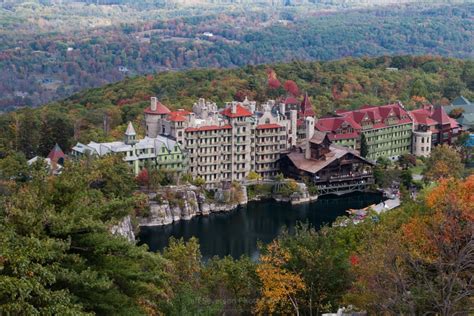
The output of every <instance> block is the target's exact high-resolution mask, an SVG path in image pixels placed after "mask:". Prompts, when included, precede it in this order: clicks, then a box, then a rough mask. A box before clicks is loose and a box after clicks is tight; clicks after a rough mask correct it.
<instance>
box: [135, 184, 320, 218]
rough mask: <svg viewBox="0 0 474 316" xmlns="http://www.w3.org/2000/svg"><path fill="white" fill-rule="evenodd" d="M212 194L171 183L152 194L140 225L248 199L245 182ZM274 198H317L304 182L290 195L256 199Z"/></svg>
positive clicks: (232, 205) (303, 200)
mask: <svg viewBox="0 0 474 316" xmlns="http://www.w3.org/2000/svg"><path fill="white" fill-rule="evenodd" d="M206 195H207V196H206ZM212 195H213V196H212V197H210V196H209V192H208V194H205V193H204V191H203V190H201V189H199V188H197V187H194V186H182V187H171V188H167V189H165V190H163V191H161V192H158V193H153V194H149V200H150V202H149V205H150V210H149V213H148V214H147V216H144V217H141V218H138V221H139V226H162V225H168V224H171V223H173V222H176V221H179V220H189V219H191V218H193V217H194V216H199V215H209V214H210V213H216V212H229V211H232V210H234V209H236V208H237V207H238V206H239V205H245V204H247V203H248V195H247V188H246V186H233V187H230V188H221V189H217V190H215V191H213V194H212ZM268 198H273V199H275V200H277V201H284V202H290V203H292V204H298V203H306V202H310V201H313V200H316V199H317V196H310V195H309V194H308V190H307V188H306V186H305V185H304V184H303V183H299V184H298V190H297V191H296V192H294V193H293V194H292V195H291V196H287V197H284V196H281V195H280V194H278V193H274V194H272V193H270V194H267V195H259V196H257V197H255V198H253V200H261V199H268Z"/></svg>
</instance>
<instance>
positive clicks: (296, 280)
mask: <svg viewBox="0 0 474 316" xmlns="http://www.w3.org/2000/svg"><path fill="white" fill-rule="evenodd" d="M267 250H268V253H267V254H265V255H262V256H261V258H260V259H261V264H259V266H258V268H257V275H258V276H259V278H260V280H261V282H262V292H261V297H260V299H259V300H258V301H257V305H256V308H255V312H256V313H257V314H268V313H274V312H276V311H278V313H283V314H284V313H291V312H292V311H294V310H297V308H298V305H297V301H296V294H297V293H298V292H301V291H304V290H305V285H304V282H303V279H302V278H301V277H300V276H299V275H298V274H296V273H293V272H291V271H289V270H287V269H286V268H285V267H284V265H285V264H286V263H287V262H288V260H289V259H290V254H289V253H288V252H286V251H283V250H282V249H281V248H280V246H279V244H278V241H274V242H273V243H272V244H270V245H269V246H268V247H267Z"/></svg>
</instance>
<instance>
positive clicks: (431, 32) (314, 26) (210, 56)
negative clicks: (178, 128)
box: [0, 0, 474, 111]
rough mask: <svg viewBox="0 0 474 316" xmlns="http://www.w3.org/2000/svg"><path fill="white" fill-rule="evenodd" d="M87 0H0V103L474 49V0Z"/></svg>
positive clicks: (466, 54)
mask: <svg viewBox="0 0 474 316" xmlns="http://www.w3.org/2000/svg"><path fill="white" fill-rule="evenodd" d="M89 2H91V3H90V4H87V5H85V4H84V3H82V4H81V3H78V2H76V1H72V0H62V1H60V0H54V1H53V0H49V1H48V0H42V1H28V2H26V1H25V2H23V3H22V2H21V1H7V0H4V1H3V2H2V3H1V5H2V6H3V7H4V9H3V10H0V111H2V110H3V111H5V110H10V109H14V108H16V107H18V106H37V105H40V104H44V103H47V102H49V101H52V100H57V99H60V98H63V97H66V96H69V95H71V94H73V93H75V92H77V91H80V90H82V89H85V88H91V87H99V86H101V85H104V84H107V83H110V82H116V81H119V80H123V79H125V78H127V77H133V76H137V75H142V74H154V73H156V72H160V71H169V70H170V71H177V70H183V69H190V68H234V67H240V66H244V65H248V64H250V65H256V64H264V63H275V62H288V61H292V60H301V61H309V60H331V59H338V58H344V57H348V56H355V57H357V56H380V55H403V54H409V55H426V54H431V55H440V56H450V57H458V58H467V59H470V58H474V55H473V50H472V47H473V45H474V43H473V32H474V22H473V20H472V18H471V17H472V16H474V4H472V3H467V4H459V5H441V4H438V5H433V4H432V3H431V4H429V5H427V4H406V5H394V6H390V7H384V6H379V7H376V8H364V9H362V8H359V9H348V7H351V6H352V4H376V3H377V4H380V3H382V2H387V1H384V0H382V1H298V2H295V1H279V0H278V1H276V0H275V1H265V0H263V1H257V2H254V1H247V0H242V1H219V0H216V1H212V0H206V1H202V3H201V2H200V4H196V6H194V7H193V6H182V5H181V6H180V5H176V6H174V7H167V8H165V7H160V6H154V5H155V4H160V3H161V4H170V3H171V2H164V1H161V0H141V1H131V0H130V1H129V0H118V1H115V0H114V1H110V2H104V1H102V0H100V1H89ZM303 2H304V3H303ZM97 3H99V4H102V3H120V4H127V5H126V6H105V5H97ZM186 3H187V4H192V3H195V2H193V1H190V2H186ZM203 3H206V4H205V5H204V4H203ZM262 3H267V4H269V3H271V4H278V5H277V6H276V7H274V8H273V9H271V10H270V9H269V6H268V5H265V4H262ZM321 3H323V6H322V7H321V6H320V5H321ZM397 3H400V2H399V1H397ZM436 3H438V1H437V2H436ZM53 4H55V5H53ZM227 4H233V5H227ZM285 4H286V5H287V6H285ZM294 4H295V5H294ZM296 4H298V5H296ZM244 5H245V6H244ZM327 5H330V6H327ZM339 5H340V6H339ZM147 6H150V7H149V9H145V8H146V7H147Z"/></svg>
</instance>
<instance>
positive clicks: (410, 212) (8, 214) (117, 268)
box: [0, 146, 474, 316]
mask: <svg viewBox="0 0 474 316" xmlns="http://www.w3.org/2000/svg"><path fill="white" fill-rule="evenodd" d="M435 151H439V152H440V154H441V155H438V154H436V153H434V155H432V157H431V158H429V159H428V160H427V161H426V163H427V165H433V166H434V165H438V166H441V165H443V166H444V167H442V168H441V169H442V171H443V172H442V174H443V176H442V177H438V178H436V182H434V183H432V184H431V185H428V186H427V187H426V189H424V190H423V191H422V192H421V193H420V194H419V195H418V197H417V199H416V200H414V201H413V200H411V199H409V198H408V197H407V196H408V195H402V198H403V204H402V206H401V207H399V208H397V209H394V210H391V211H390V212H385V213H382V214H380V215H376V214H373V215H371V216H368V217H367V218H366V219H365V220H364V221H362V222H360V223H359V224H357V225H356V224H352V222H351V223H349V224H347V222H346V224H344V225H339V224H340V223H343V222H344V220H343V219H342V218H341V219H340V220H339V221H336V224H335V225H333V226H331V227H330V226H326V227H322V228H321V229H318V230H316V228H315V227H309V226H308V225H305V224H300V226H299V228H298V229H297V230H296V232H295V234H289V233H288V232H286V231H283V232H282V233H281V234H280V236H279V237H278V238H277V239H275V240H274V241H273V242H272V243H270V244H269V245H265V246H264V245H262V246H261V249H260V257H259V258H258V261H253V260H251V259H250V258H248V257H245V256H243V257H241V258H239V259H237V260H236V259H233V258H231V257H230V256H229V257H224V258H218V257H214V258H212V259H211V260H209V261H207V262H204V261H203V260H202V257H201V253H200V250H199V243H198V241H197V240H196V239H191V240H189V241H186V242H185V241H183V240H176V239H171V240H170V243H169V246H168V247H167V248H165V249H164V250H163V251H162V252H158V253H153V252H149V251H148V250H147V248H146V246H136V245H135V244H133V243H131V242H130V241H129V240H127V239H125V238H124V237H120V236H114V235H112V234H111V233H110V228H111V227H112V225H114V224H117V222H118V221H120V220H121V219H122V218H123V217H124V216H131V217H132V218H135V216H136V214H140V213H141V212H143V211H144V209H143V208H144V207H146V198H147V196H146V195H145V194H143V193H139V191H136V189H137V187H136V186H137V184H136V183H135V181H134V178H133V175H132V174H131V171H130V169H129V168H128V166H127V165H126V164H125V163H124V162H122V161H120V160H117V159H115V158H114V157H107V158H104V159H89V158H88V159H84V160H81V161H68V162H67V163H66V165H65V171H64V172H62V173H61V174H60V175H58V176H51V175H50V174H48V172H47V171H46V170H47V168H45V165H43V164H42V163H41V161H39V162H38V163H36V164H33V165H32V166H28V165H27V164H26V160H25V159H24V158H23V159H22V158H21V156H19V155H10V156H8V157H6V158H2V159H0V188H1V191H0V229H1V231H2V234H0V313H1V314H5V315H52V314H59V315H95V314H98V315H127V316H128V315H180V316H183V315H184V316H187V315H222V314H232V315H249V314H259V315H269V314H287V315H289V314H292V315H294V314H299V315H320V314H321V313H323V312H335V311H336V310H337V309H338V307H340V306H352V307H351V308H350V311H367V312H368V313H369V314H370V315H381V314H390V315H408V314H409V315H420V314H424V313H426V314H433V315H443V316H450V315H455V314H461V315H464V314H466V315H467V314H468V311H469V310H471V309H472V307H473V306H472V291H473V289H472V271H473V268H474V266H473V262H474V251H473V250H474V249H473V246H474V245H473V242H472V232H473V231H474V227H473V223H474V217H473V210H474V196H473V194H472V192H473V190H474V176H470V177H467V178H465V179H458V178H454V177H456V176H457V174H451V173H450V170H449V167H448V166H450V165H452V163H453V160H452V159H451V157H453V155H454V157H456V156H457V155H458V154H457V152H455V151H453V150H452V149H450V147H448V146H438V147H437V148H436V149H435ZM445 151H447V152H448V153H449V155H446V154H445V153H443V152H445ZM436 157H438V158H436ZM119 159H120V158H119ZM431 160H433V161H431ZM457 160H458V162H460V158H459V157H458V158H457ZM435 169H440V168H439V167H436V168H435ZM437 174H440V173H437ZM407 194H408V193H407Z"/></svg>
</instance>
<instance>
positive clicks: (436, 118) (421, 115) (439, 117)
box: [410, 106, 459, 128]
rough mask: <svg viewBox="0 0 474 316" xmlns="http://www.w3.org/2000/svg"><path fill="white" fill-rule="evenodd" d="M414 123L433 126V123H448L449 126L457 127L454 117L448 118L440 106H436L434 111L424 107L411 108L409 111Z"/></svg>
mask: <svg viewBox="0 0 474 316" xmlns="http://www.w3.org/2000/svg"><path fill="white" fill-rule="evenodd" d="M410 114H411V115H412V117H413V119H414V120H415V123H418V124H423V125H428V126H433V125H437V124H440V125H447V124H449V125H450V128H458V127H459V124H458V122H456V120H455V119H452V118H450V117H449V116H448V115H447V114H446V111H445V110H444V108H443V107H442V106H439V107H436V108H435V109H434V111H433V112H432V111H430V110H428V109H426V108H422V109H417V110H413V111H411V112H410Z"/></svg>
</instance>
